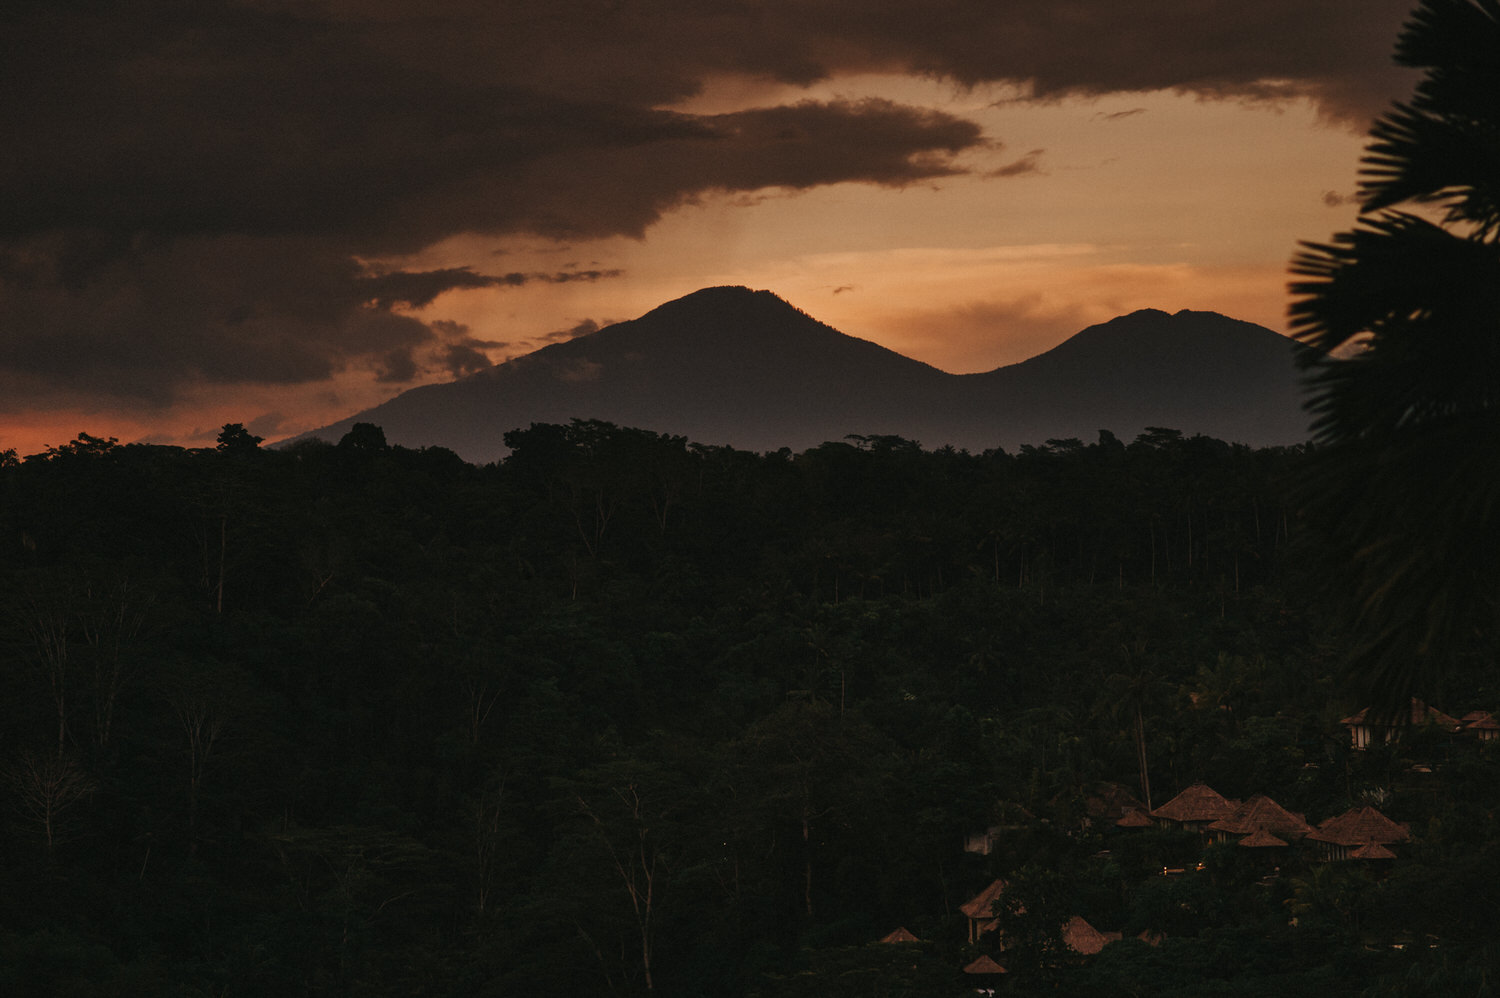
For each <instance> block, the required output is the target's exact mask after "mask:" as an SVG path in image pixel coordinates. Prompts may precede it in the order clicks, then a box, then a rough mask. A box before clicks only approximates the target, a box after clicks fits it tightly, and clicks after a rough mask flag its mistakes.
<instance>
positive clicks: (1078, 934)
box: [1063, 915, 1120, 956]
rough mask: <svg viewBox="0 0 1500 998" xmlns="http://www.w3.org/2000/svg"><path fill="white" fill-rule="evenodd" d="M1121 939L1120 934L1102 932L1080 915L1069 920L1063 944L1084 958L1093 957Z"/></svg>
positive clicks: (1065, 928) (1064, 931)
mask: <svg viewBox="0 0 1500 998" xmlns="http://www.w3.org/2000/svg"><path fill="white" fill-rule="evenodd" d="M1119 938H1120V934H1119V933H1118V932H1100V931H1099V930H1098V929H1096V928H1094V927H1093V926H1092V925H1090V924H1089V923H1088V922H1087V921H1085V920H1084V919H1083V918H1082V917H1081V916H1079V915H1074V916H1073V917H1072V918H1070V919H1068V924H1066V925H1064V926H1063V943H1064V944H1065V945H1066V946H1067V947H1068V949H1070V950H1072V951H1073V952H1075V953H1081V954H1083V955H1084V956H1093V955H1094V954H1095V953H1097V952H1099V951H1100V950H1102V949H1103V948H1104V947H1105V946H1106V945H1108V944H1109V943H1112V942H1114V941H1115V940H1116V939H1119Z"/></svg>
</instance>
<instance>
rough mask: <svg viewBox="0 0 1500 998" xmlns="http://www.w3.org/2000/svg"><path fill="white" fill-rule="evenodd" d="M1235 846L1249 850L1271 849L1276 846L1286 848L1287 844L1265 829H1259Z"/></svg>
mask: <svg viewBox="0 0 1500 998" xmlns="http://www.w3.org/2000/svg"><path fill="white" fill-rule="evenodd" d="M1235 845H1241V846H1245V847H1246V848H1247V849H1270V848H1274V847H1276V846H1285V845H1286V843H1285V842H1284V841H1282V840H1281V839H1278V838H1277V837H1276V836H1274V835H1272V834H1271V833H1270V832H1268V831H1266V830H1265V829H1264V828H1257V829H1256V830H1255V831H1253V832H1251V833H1250V834H1249V835H1246V836H1245V837H1244V838H1242V839H1240V840H1239V841H1238V842H1236V843H1235Z"/></svg>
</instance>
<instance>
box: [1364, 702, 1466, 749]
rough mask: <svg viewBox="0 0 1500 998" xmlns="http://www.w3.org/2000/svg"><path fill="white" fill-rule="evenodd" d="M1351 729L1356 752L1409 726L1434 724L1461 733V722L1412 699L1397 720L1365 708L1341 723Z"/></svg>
mask: <svg viewBox="0 0 1500 998" xmlns="http://www.w3.org/2000/svg"><path fill="white" fill-rule="evenodd" d="M1339 723H1340V724H1342V725H1343V726H1344V727H1346V728H1348V729H1349V742H1350V744H1351V745H1353V746H1354V747H1355V748H1357V749H1362V748H1368V747H1369V746H1370V744H1371V743H1372V742H1375V741H1377V740H1382V741H1390V740H1391V739H1392V738H1394V737H1395V735H1396V732H1397V731H1399V730H1400V729H1401V728H1404V727H1406V726H1408V725H1410V726H1411V727H1417V726H1419V725H1423V724H1435V725H1437V726H1438V727H1440V728H1442V729H1443V730H1444V731H1457V730H1459V727H1460V725H1459V722H1458V721H1457V720H1456V719H1455V718H1452V717H1449V716H1448V715H1447V714H1444V713H1443V712H1442V711H1440V710H1438V709H1437V708H1436V707H1430V706H1428V705H1427V704H1426V703H1425V702H1423V701H1421V700H1418V699H1417V698H1416V697H1412V698H1411V702H1410V703H1409V704H1407V706H1406V709H1405V710H1402V711H1399V712H1398V713H1397V714H1396V716H1394V717H1382V716H1380V713H1379V712H1378V711H1377V710H1375V708H1373V707H1366V708H1365V709H1364V710H1362V711H1360V712H1359V713H1358V714H1351V715H1350V716H1349V717H1346V718H1344V719H1343V720H1341V721H1339Z"/></svg>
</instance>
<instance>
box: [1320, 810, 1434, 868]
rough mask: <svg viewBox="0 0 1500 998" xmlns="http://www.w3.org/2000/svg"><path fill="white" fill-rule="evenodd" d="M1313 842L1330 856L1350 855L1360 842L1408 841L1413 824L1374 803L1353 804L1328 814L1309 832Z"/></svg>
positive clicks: (1377, 843) (1337, 857) (1345, 856)
mask: <svg viewBox="0 0 1500 998" xmlns="http://www.w3.org/2000/svg"><path fill="white" fill-rule="evenodd" d="M1307 838H1308V840H1309V841H1311V842H1320V843H1322V844H1323V848H1324V851H1325V853H1326V854H1327V856H1328V858H1330V859H1349V858H1350V857H1351V856H1352V855H1353V854H1354V852H1355V851H1356V850H1358V849H1359V847H1360V846H1366V845H1381V846H1388V845H1390V844H1391V843H1393V842H1405V841H1407V840H1408V839H1410V838H1411V828H1410V826H1408V825H1405V824H1397V823H1396V822H1394V821H1392V820H1391V819H1390V818H1387V817H1386V816H1385V815H1383V814H1381V813H1380V812H1379V811H1377V810H1375V809H1374V808H1373V807H1370V806H1368V805H1366V806H1364V807H1355V808H1350V809H1349V810H1347V811H1345V812H1344V813H1343V814H1341V815H1338V816H1337V817H1334V818H1329V819H1328V820H1327V821H1325V822H1323V823H1322V824H1321V825H1319V826H1318V827H1317V828H1315V829H1313V831H1312V832H1310V833H1309V834H1308V836H1307Z"/></svg>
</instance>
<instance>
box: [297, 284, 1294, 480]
mask: <svg viewBox="0 0 1500 998" xmlns="http://www.w3.org/2000/svg"><path fill="white" fill-rule="evenodd" d="M1292 349H1293V347H1292V343H1291V341H1289V340H1287V339H1285V338H1284V337H1282V336H1279V335H1277V334H1276V333H1274V332H1272V331H1271V330H1268V329H1265V328H1264V327H1261V326H1256V325H1253V324H1251V323H1247V322H1239V321H1237V320H1234V319H1228V318H1225V317H1224V316H1221V315H1218V314H1216V313H1213V312H1179V313H1177V314H1176V315H1168V314H1167V313H1165V312H1158V311H1155V310H1145V311H1141V312H1135V313H1133V314H1131V315H1128V316H1123V317H1121V318H1118V319H1114V320H1112V321H1110V322H1107V323H1103V324H1101V325H1098V326H1091V327H1089V328H1088V329H1085V330H1084V331H1083V332H1081V333H1079V334H1077V335H1076V336H1074V337H1072V338H1071V339H1069V340H1068V341H1067V342H1065V343H1063V344H1061V345H1059V346H1058V347H1056V348H1055V349H1053V350H1050V351H1048V352H1047V353H1044V354H1041V355H1040V356H1037V357H1033V358H1032V359H1030V360H1028V361H1025V362H1023V363H1020V364H1014V365H1011V366H1009V367H1002V368H999V369H997V370H994V371H990V372H988V373H985V374H970V375H955V374H947V373H945V372H943V371H939V370H938V369H936V368H934V367H931V366H929V365H927V364H923V363H921V362H919V361H915V360H912V359H910V358H908V357H903V356H901V355H900V354H898V353H895V352H893V351H891V350H887V349H885V348H884V347H881V346H879V345H877V344H874V343H871V342H869V341H867V340H861V339H857V338H855V337H852V336H847V335H845V334H843V333H841V332H839V331H838V330H836V329H834V328H832V327H831V326H827V325H825V324H823V323H821V322H818V321H817V320H816V319H813V318H812V317H810V316H808V315H806V314H805V313H803V312H801V311H799V310H798V309H796V308H793V307H792V306H791V305H789V304H787V303H786V302H785V301H782V300H781V299H780V298H778V297H777V296H776V295H774V294H772V293H771V292H769V291H751V290H750V289H748V288H738V287H724V288H705V289H704V290H701V291H697V292H694V293H693V294H690V295H687V296H686V297H683V298H679V299H677V300H675V301H671V302H668V303H666V304H665V305H662V306H660V307H658V308H656V309H653V310H652V311H650V312H648V313H647V314H645V315H643V316H641V317H640V318H639V319H634V320H631V321H629V322H621V323H617V324H615V325H612V326H608V327H606V328H604V329H601V330H599V331H598V332H596V333H593V334H591V335H588V336H581V337H579V338H577V339H574V340H570V341H568V342H566V343H558V344H554V345H552V346H549V347H545V348H543V349H541V350H538V351H536V352H535V353H531V354H527V355H526V356H523V357H518V358H516V359H514V360H511V361H509V362H507V363H505V364H501V365H498V366H496V367H494V368H491V369H489V370H487V371H483V372H480V373H478V374H475V375H471V376H470V377H468V378H465V379H463V380H461V381H456V382H453V383H451V384H444V385H428V386H425V387H422V388H416V389H413V390H411V391H409V392H405V393H403V394H401V395H399V396H397V397H396V398H393V399H391V400H390V401H388V402H386V403H384V404H382V405H379V406H376V407H375V408H373V409H369V410H366V411H364V412H361V413H358V414H357V415H354V416H351V417H350V418H349V419H346V420H343V421H341V422H338V423H335V424H333V425H331V426H327V427H324V428H322V429H319V430H314V431H312V432H311V433H309V434H304V436H306V437H321V438H322V439H325V440H338V439H339V438H340V437H341V436H343V434H344V433H346V432H348V430H349V428H350V427H351V426H353V424H354V423H356V422H368V423H376V424H378V425H380V426H381V427H382V428H383V429H384V430H385V434H386V438H387V439H388V440H390V441H391V442H392V443H397V444H403V445H406V446H413V447H415V446H425V445H434V444H436V445H441V446H444V447H449V448H452V449H453V450H455V451H457V452H458V453H459V454H461V455H462V456H463V457H465V458H466V459H468V460H470V461H478V462H483V461H491V460H495V459H496V458H498V457H501V456H503V454H504V452H505V447H504V443H503V439H502V438H503V436H504V434H505V433H506V432H507V431H509V430H511V429H514V428H516V427H525V426H528V425H530V424H531V423H565V422H567V421H568V420H570V419H574V418H580V419H603V420H608V421H610V422H613V423H618V424H620V425H624V426H637V427H642V428H645V429H650V430H656V431H658V432H663V433H674V434H682V435H684V436H687V437H688V438H689V439H691V440H693V441H695V442H699V443H706V444H731V445H733V446H736V447H740V448H743V449H747V450H757V451H760V450H774V449H777V448H779V447H783V446H785V447H791V448H792V449H793V450H803V449H805V448H807V447H811V446H815V445H817V444H819V443H822V442H824V441H827V440H840V439H843V437H844V436H846V435H847V434H850V433H864V434H896V435H899V436H903V437H907V438H908V439H913V440H919V441H921V442H922V444H923V445H924V446H927V447H939V446H942V445H943V444H953V445H954V446H956V447H963V448H967V449H969V450H974V451H978V450H984V449H986V448H990V447H1005V448H1007V449H1014V448H1016V447H1018V446H1019V445H1020V444H1023V443H1041V442H1043V441H1044V440H1046V439H1048V438H1060V437H1079V438H1081V439H1084V440H1092V439H1094V437H1095V435H1096V434H1097V432H1098V430H1100V429H1108V430H1111V431H1113V432H1114V433H1115V434H1116V435H1118V436H1119V437H1121V438H1122V439H1125V440H1130V439H1132V438H1133V437H1134V436H1135V435H1136V434H1137V433H1139V432H1140V431H1141V430H1142V429H1143V428H1144V427H1146V426H1168V427H1172V428H1175V429H1180V430H1182V431H1184V432H1185V433H1188V434H1192V433H1205V434H1208V435H1211V436H1216V437H1220V438H1223V439H1227V440H1234V441H1239V442H1244V443H1249V444H1254V445H1264V444H1280V443H1295V442H1298V441H1301V440H1303V439H1305V437H1306V432H1305V431H1306V417H1305V416H1304V414H1303V413H1302V412H1301V409H1300V395H1299V391H1298V387H1297V375H1296V372H1295V369H1294V365H1293V363H1292Z"/></svg>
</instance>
